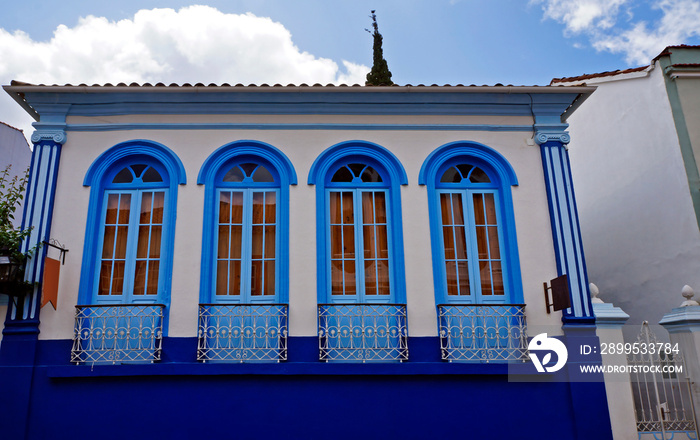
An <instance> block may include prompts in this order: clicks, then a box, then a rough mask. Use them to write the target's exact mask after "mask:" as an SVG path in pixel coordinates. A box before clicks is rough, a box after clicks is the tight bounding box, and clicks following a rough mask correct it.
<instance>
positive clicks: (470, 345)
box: [438, 304, 528, 362]
mask: <svg viewBox="0 0 700 440" xmlns="http://www.w3.org/2000/svg"><path fill="white" fill-rule="evenodd" d="M438 325H439V326H440V349H441V352H442V359H443V360H447V361H450V362H453V361H464V362H470V361H471V362H509V361H525V360H526V359H527V358H528V355H527V326H526V324H525V306H524V305H522V304H498V305H481V304H479V305H476V304H469V305H446V304H442V305H438Z"/></svg>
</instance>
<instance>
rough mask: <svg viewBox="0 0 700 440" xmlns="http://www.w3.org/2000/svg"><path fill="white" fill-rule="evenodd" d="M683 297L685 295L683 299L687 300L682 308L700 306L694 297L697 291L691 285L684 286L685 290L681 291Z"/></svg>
mask: <svg viewBox="0 0 700 440" xmlns="http://www.w3.org/2000/svg"><path fill="white" fill-rule="evenodd" d="M681 295H683V298H685V301H683V303H682V304H681V307H688V306H700V304H698V302H697V301H695V300H694V299H691V298H693V296H695V291H694V290H693V288H692V287H690V286H689V285H687V284H686V285H685V286H683V290H681Z"/></svg>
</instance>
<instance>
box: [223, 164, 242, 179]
mask: <svg viewBox="0 0 700 440" xmlns="http://www.w3.org/2000/svg"><path fill="white" fill-rule="evenodd" d="M244 177H245V176H244V175H243V170H241V169H240V167H239V166H238V165H235V166H233V167H231V169H230V170H228V171H227V172H226V174H224V178H223V179H221V180H223V181H224V182H243V178H244Z"/></svg>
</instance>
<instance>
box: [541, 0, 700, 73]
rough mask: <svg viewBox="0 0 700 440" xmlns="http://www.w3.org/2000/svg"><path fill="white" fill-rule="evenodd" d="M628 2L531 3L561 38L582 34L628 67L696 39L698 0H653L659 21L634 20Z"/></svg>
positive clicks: (553, 0) (561, 0) (699, 16)
mask: <svg viewBox="0 0 700 440" xmlns="http://www.w3.org/2000/svg"><path fill="white" fill-rule="evenodd" d="M632 3H633V2H631V1H630V0H531V4H539V5H542V10H543V13H544V17H545V18H549V19H552V20H555V21H558V22H560V23H562V24H564V26H565V35H567V36H571V35H584V36H586V37H587V38H588V39H589V41H590V43H591V45H592V46H593V47H594V48H595V49H596V50H598V51H607V52H611V53H619V54H622V55H623V56H624V57H625V60H626V61H627V62H628V63H630V64H647V63H649V62H650V61H651V59H652V58H653V57H654V56H656V55H658V54H659V53H660V52H661V51H662V50H663V49H664V47H666V46H671V45H676V44H683V43H687V42H688V40H689V39H691V38H696V37H698V36H700V26H698V23H700V0H655V1H654V2H653V3H652V11H653V12H655V13H656V14H657V15H659V19H658V20H656V21H654V22H652V23H649V22H647V21H641V20H635V18H634V14H633V9H632Z"/></svg>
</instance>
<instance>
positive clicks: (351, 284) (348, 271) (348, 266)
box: [343, 260, 356, 295]
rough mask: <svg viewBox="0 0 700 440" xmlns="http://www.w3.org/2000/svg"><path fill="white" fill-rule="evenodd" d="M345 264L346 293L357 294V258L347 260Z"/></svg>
mask: <svg viewBox="0 0 700 440" xmlns="http://www.w3.org/2000/svg"><path fill="white" fill-rule="evenodd" d="M343 266H344V267H343V269H344V271H345V294H346V295H355V293H356V288H355V260H345V264H344V265H343Z"/></svg>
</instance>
